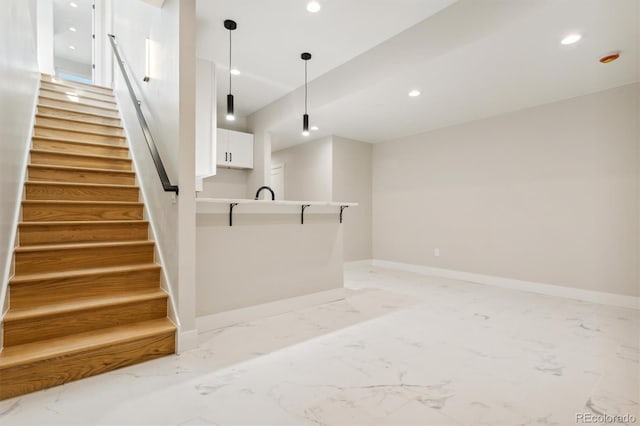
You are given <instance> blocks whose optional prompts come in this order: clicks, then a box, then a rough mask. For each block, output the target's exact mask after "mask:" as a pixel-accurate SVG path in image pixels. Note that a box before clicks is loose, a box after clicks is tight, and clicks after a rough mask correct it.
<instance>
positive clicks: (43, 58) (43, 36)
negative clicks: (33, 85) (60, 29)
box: [35, 0, 55, 75]
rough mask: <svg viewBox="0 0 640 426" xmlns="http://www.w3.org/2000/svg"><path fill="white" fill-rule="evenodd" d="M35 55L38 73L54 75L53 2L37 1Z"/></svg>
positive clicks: (46, 0) (47, 0)
mask: <svg viewBox="0 0 640 426" xmlns="http://www.w3.org/2000/svg"><path fill="white" fill-rule="evenodd" d="M35 21H36V26H37V36H36V40H37V41H36V44H37V49H36V50H37V55H38V66H39V69H40V72H42V73H45V74H51V75H54V74H55V67H54V55H55V47H54V40H53V36H54V21H53V0H38V2H37V8H36V19H35Z"/></svg>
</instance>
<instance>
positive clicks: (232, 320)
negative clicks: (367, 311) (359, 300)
mask: <svg viewBox="0 0 640 426" xmlns="http://www.w3.org/2000/svg"><path fill="white" fill-rule="evenodd" d="M348 293H349V290H347V289H344V288H337V289H334V290H327V291H321V292H318V293H313V294H307V295H304V296H298V297H292V298H289V299H284V300H278V301H276V302H270V303H264V304H261V305H256V306H249V307H247V308H241V309H234V310H233V311H226V312H220V313H218V314H213V315H207V316H202V317H198V318H196V327H197V329H198V333H203V332H206V331H211V330H217V329H219V328H224V327H229V326H231V325H234V324H239V323H243V322H247V321H253V320H256V319H260V318H266V317H271V316H274V315H280V314H284V313H287V312H291V311H293V310H296V309H304V308H309V307H312V306H317V305H322V304H324V303H330V302H335V301H338V300H342V299H344V298H345V297H346V296H347V294H348Z"/></svg>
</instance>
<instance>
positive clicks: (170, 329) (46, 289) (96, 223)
mask: <svg viewBox="0 0 640 426" xmlns="http://www.w3.org/2000/svg"><path fill="white" fill-rule="evenodd" d="M27 167H28V170H27V175H28V178H27V181H26V182H25V199H24V201H23V203H22V221H21V222H20V223H19V225H18V239H19V244H18V247H16V249H15V255H14V261H15V275H14V276H13V278H12V279H11V280H10V282H9V295H8V297H9V310H8V312H7V314H6V315H5V317H4V320H3V321H4V324H3V325H4V328H3V344H4V349H3V350H2V352H0V399H6V398H11V397H14V396H17V395H21V394H24V393H28V392H33V391H36V390H39V389H44V388H48V387H51V386H55V385H59V384H62V383H66V382H69V381H72V380H77V379H80V378H83V377H88V376H92V375H95V374H100V373H103V372H105V371H109V370H113V369H115V368H119V367H124V366H127V365H131V364H135V363H138V362H142V361H146V360H150V359H154V358H158V357H161V356H164V355H168V354H171V353H174V351H175V331H176V329H175V327H174V325H173V324H172V323H171V321H169V319H168V318H167V302H168V300H167V294H166V293H165V292H164V291H163V290H162V289H161V288H160V273H161V268H160V266H159V265H157V264H155V263H154V243H153V241H149V235H148V234H149V223H148V222H147V221H146V220H144V216H143V207H144V206H143V204H142V203H141V202H140V194H139V189H138V187H137V186H136V182H135V173H134V172H133V171H132V165H131V159H130V158H129V150H128V147H127V143H126V138H125V136H124V131H123V129H122V127H121V124H120V119H119V113H118V109H117V105H116V102H115V98H114V96H113V93H112V91H111V89H107V88H103V87H97V86H90V85H85V84H81V83H75V82H70V81H63V80H60V79H58V78H55V79H53V78H52V77H50V76H47V75H43V76H42V82H41V88H40V97H39V102H38V111H37V115H36V121H35V128H34V136H33V145H32V148H31V155H30V162H29V164H28V166H27Z"/></svg>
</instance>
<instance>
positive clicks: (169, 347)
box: [0, 333, 175, 400]
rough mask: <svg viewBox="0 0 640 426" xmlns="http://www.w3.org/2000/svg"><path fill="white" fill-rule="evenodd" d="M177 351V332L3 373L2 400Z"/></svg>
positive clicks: (49, 360) (1, 379) (0, 383)
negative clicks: (175, 335)
mask: <svg viewBox="0 0 640 426" xmlns="http://www.w3.org/2000/svg"><path fill="white" fill-rule="evenodd" d="M174 352H175V337H174V334H173V333H166V334H162V335H158V336H152V337H145V338H140V339H138V340H135V341H132V342H124V343H119V344H114V345H111V346H108V347H103V348H100V349H96V350H88V351H85V352H83V353H78V354H73V355H68V356H64V357H60V358H54V359H45V360H42V361H39V362H35V363H32V364H29V365H25V366H18V367H11V368H6V369H4V370H2V371H0V373H1V374H0V400H2V399H8V398H11V397H14V396H18V395H23V394H26V393H30V392H34V391H37V390H40V389H45V388H49V387H52V386H56V385H61V384H63V383H68V382H71V381H74V380H78V379H82V378H85V377H90V376H95V375H96V374H100V373H105V372H107V371H111V370H115V369H117V368H121V367H126V366H128V365H132V364H137V363H140V362H144V361H149V360H152V359H156V358H160V357H163V356H166V355H170V354H172V353H174Z"/></svg>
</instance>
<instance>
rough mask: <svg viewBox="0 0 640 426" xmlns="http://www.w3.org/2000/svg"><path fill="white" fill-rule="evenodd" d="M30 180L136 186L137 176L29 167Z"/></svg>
mask: <svg viewBox="0 0 640 426" xmlns="http://www.w3.org/2000/svg"><path fill="white" fill-rule="evenodd" d="M29 180H32V181H47V182H68V183H104V184H113V185H134V184H135V181H136V179H135V175H133V174H123V173H117V172H109V171H106V172H103V171H97V170H96V171H91V170H60V169H54V168H42V167H31V166H30V167H29Z"/></svg>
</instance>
